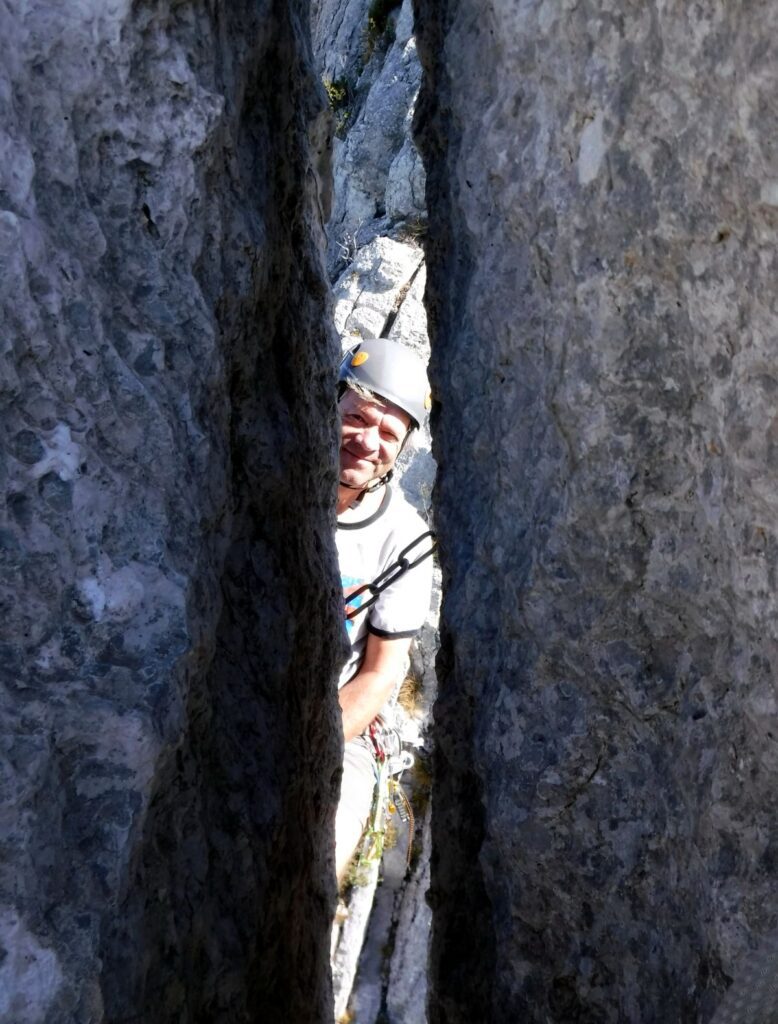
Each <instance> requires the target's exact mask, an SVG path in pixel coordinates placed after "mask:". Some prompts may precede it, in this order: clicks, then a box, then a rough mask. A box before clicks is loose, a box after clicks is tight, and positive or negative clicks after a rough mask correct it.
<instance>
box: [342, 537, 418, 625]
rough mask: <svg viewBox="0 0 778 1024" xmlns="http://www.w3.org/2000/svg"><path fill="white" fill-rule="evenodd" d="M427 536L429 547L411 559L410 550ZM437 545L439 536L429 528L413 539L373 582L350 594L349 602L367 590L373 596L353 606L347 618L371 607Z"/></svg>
mask: <svg viewBox="0 0 778 1024" xmlns="http://www.w3.org/2000/svg"><path fill="white" fill-rule="evenodd" d="M427 537H430V538H431V541H430V546H429V549H428V550H427V551H424V552H422V554H420V555H418V556H417V557H416V558H414V559H413V561H411V560H410V559H409V557H408V552H409V551H413V549H414V548H415V547H416V546H417V545H419V544H421V542H422V541H423V540H426V539H427ZM437 546H438V542H437V538H436V537H435V534H434V533H433V532H432V530H427V531H426V532H425V533H422V534H420V535H419V536H418V537H417V538H416V540H414V541H411V543H410V544H409V545H408V546H407V547H405V548H403V549H402V551H401V552H400V554H399V555H398V556H397V558H396V559H395V561H394V562H392V564H391V565H390V566H389V567H388V568H387V569H384V571H383V572H382V573H380V574H379V575H378V576H376V578H375V579H374V580H373V581H372V583H363V584H362V586H361V587H359V588H358V589H357V590H355V591H353V592H352V593H351V594H349V596H348V604H351V603H352V602H353V600H354V598H355V597H359V596H360V594H364V593H366V592H367V591H369V592H370V595H371V596H370V597H369V598H368V599H367V601H364V602H363V603H362V604H360V605H359V607H357V608H352V609H351V611H350V612H346V618H347V619H353V618H356V616H357V615H359V614H360V613H361V612H363V611H364V610H365V608H369V607H370V605H371V604H375V602H376V601H377V600H378V598H379V597H380V596H381V594H382V593H383V591H384V590H386V588H387V587H391V585H392V584H393V583H396V582H397V580H399V579H400V577H401V576H404V575H405V573H406V572H408V571H409V570H411V569H415V568H416V566H417V565H419V563H421V562H423V561H424V559H425V558H429V557H430V555H431V554H432V553H433V551H434V550H435V548H436V547H437Z"/></svg>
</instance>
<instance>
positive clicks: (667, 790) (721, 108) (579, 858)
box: [416, 0, 778, 1024]
mask: <svg viewBox="0 0 778 1024" xmlns="http://www.w3.org/2000/svg"><path fill="white" fill-rule="evenodd" d="M416 6H417V14H418V19H417V31H418V40H419V49H420V53H421V55H422V60H423V63H424V65H425V69H426V71H427V73H428V77H427V80H426V83H425V87H424V92H423V96H422V99H420V105H419V109H418V112H417V117H418V122H417V124H418V130H419V141H420V144H421V148H422V152H423V154H424V159H425V163H426V166H427V168H428V174H429V180H428V191H427V199H428V204H429V217H430V236H429V237H430V244H429V247H428V250H427V258H428V274H429V284H428V310H429V313H430V329H431V334H432V341H433V359H432V365H431V375H432V383H433V390H434V394H435V395H436V396H437V401H438V404H437V406H436V409H435V411H434V415H433V430H434V433H435V438H436V440H435V449H434V450H435V454H436V457H437V460H438V464H439V477H438V481H439V482H438V485H437V491H436V497H435V506H436V520H437V523H438V527H439V534H440V539H441V561H442V564H443V571H444V592H445V599H444V604H443V612H442V627H441V634H442V649H441V656H440V660H439V665H438V667H439V674H440V676H441V678H440V693H441V696H440V698H439V701H438V703H437V710H436V738H437V746H438V760H437V765H436V791H435V802H434V807H433V811H434V813H433V859H432V893H431V899H432V902H433V909H434V925H433V929H434V935H433V956H432V963H433V977H432V997H431V1004H430V1006H431V1021H432V1022H433V1024H437V1022H442V1021H446V1022H447V1024H456V1022H459V1021H473V1020H489V1021H491V1022H494V1024H499V1022H501V1021H506V1022H507V1021H515V1020H518V1019H521V1020H522V1021H527V1022H529V1021H564V1022H572V1021H578V1022H597V1024H603V1022H606V1021H614V1022H615V1021H619V1022H624V1021H635V1022H637V1021H643V1022H645V1021H684V1022H695V1021H708V1020H710V1019H711V1016H712V1013H713V1011H714V1007H715V1005H716V1004H717V1003H718V1002H719V1001H720V999H721V994H722V993H723V991H724V990H725V989H726V987H727V986H728V984H729V982H730V980H731V978H732V977H733V975H734V974H735V973H736V971H737V967H736V964H737V962H738V959H739V956H740V954H742V953H744V952H745V951H746V950H747V949H748V947H749V946H751V945H755V944H756V943H757V941H758V938H759V936H760V935H761V934H762V933H766V932H768V931H769V930H771V929H772V927H773V926H774V925H775V921H776V912H777V911H778V906H777V905H776V897H775V892H776V875H777V874H778V860H777V859H776V856H775V853H776V821H777V820H778V817H777V814H776V812H777V811H778V806H777V805H776V804H777V801H776V795H775V784H774V780H775V771H776V767H778V747H776V742H777V740H776V736H778V733H776V729H775V713H776V694H775V675H776V669H777V668H778V643H777V641H778V632H777V627H776V622H778V617H777V616H776V611H777V610H778V609H777V608H776V605H777V604H778V599H777V598H776V587H775V573H776V559H777V558H778V539H777V538H776V531H775V522H776V513H777V512H778V489H777V488H776V483H775V465H776V463H775V452H776V446H775V437H776V432H777V429H778V428H776V424H778V402H777V400H776V399H777V396H778V378H777V377H776V373H775V365H774V363H775V360H774V348H775V345H774V338H775V334H776V307H775V297H774V282H775V278H776V265H775V261H776V256H775V253H776V225H778V216H777V215H776V205H775V188H774V182H775V181H776V180H778V166H776V155H775V146H774V138H775V127H776V126H775V115H774V105H773V97H774V95H775V91H776V87H777V86H778V81H777V80H776V77H777V74H776V66H777V65H776V54H775V47H774V39H775V33H776V29H778V14H777V13H776V8H775V7H774V6H772V5H768V4H748V5H745V6H742V5H740V6H737V5H735V6H733V5H729V4H724V3H719V2H717V3H711V4H708V5H704V6H694V5H691V6H690V5H669V6H668V5H664V6H661V7H659V8H654V7H650V6H646V5H640V4H618V5H615V4H611V3H606V4H605V5H603V4H599V3H598V4H595V3H593V2H588V0H584V2H580V3H577V4H568V3H563V2H561V3H556V2H551V0H543V2H540V3H533V2H530V3H524V4H515V3H512V2H508V0H491V2H489V3H486V4H483V3H475V2H474V0H448V2H447V3H444V4H433V3H430V2H428V0H417V4H416Z"/></svg>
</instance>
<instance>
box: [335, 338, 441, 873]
mask: <svg viewBox="0 0 778 1024" xmlns="http://www.w3.org/2000/svg"><path fill="white" fill-rule="evenodd" d="M338 389H339V408H340V415H341V428H340V429H341V441H340V466H339V470H340V476H339V483H338V498H337V515H338V522H337V527H338V528H337V538H336V539H337V548H338V559H339V562H340V572H341V579H342V584H343V596H344V602H345V605H346V631H347V634H348V639H349V641H350V644H351V651H350V655H349V658H348V660H347V662H346V665H345V666H344V668H343V671H342V673H341V676H340V680H339V700H340V707H341V711H342V720H343V737H344V740H345V754H344V760H343V779H342V783H341V797H340V803H339V805H338V811H337V816H336V822H335V862H336V870H337V875H338V881H339V882H341V881H342V880H343V876H344V874H345V872H346V868H347V867H348V865H349V863H350V861H351V858H352V856H353V855H354V852H355V850H356V848H357V845H358V844H359V840H360V837H361V835H362V832H363V830H364V827H365V823H366V821H367V819H368V815H369V814H370V809H371V804H372V801H373V790H374V786H375V781H376V777H377V773H376V754H377V753H379V756H380V738H379V737H378V735H377V732H376V726H375V725H374V724H373V723H374V722H375V720H376V716H378V715H379V714H380V713H381V711H382V709H384V707H385V705H387V703H388V702H390V699H391V698H392V697H393V695H396V690H397V689H398V688H399V685H400V683H401V682H402V678H403V675H404V673H405V668H406V662H407V658H408V650H409V647H410V643H411V638H412V637H413V636H414V635H415V634H416V632H417V631H418V630H419V628H420V627H421V625H422V624H423V622H424V619H425V617H426V615H427V611H428V609H429V601H430V589H431V582H432V562H431V559H429V558H426V559H424V560H422V561H420V562H419V564H418V565H415V566H414V567H413V568H412V569H410V570H409V571H398V570H399V569H401V566H402V561H401V562H400V563H399V564H398V561H397V560H398V557H399V556H402V554H403V552H404V550H405V549H407V548H408V546H409V545H412V544H413V543H414V542H415V541H417V540H418V539H419V538H421V537H424V536H428V530H429V528H428V526H427V525H426V524H425V523H424V521H423V520H422V519H421V518H420V517H419V516H418V515H417V513H416V512H415V511H414V510H413V509H412V508H411V507H410V505H409V504H408V503H407V502H406V501H405V499H404V498H403V497H402V495H401V494H400V492H399V491H397V490H395V489H393V488H392V487H391V486H390V483H389V481H390V479H391V477H392V473H393V470H394V464H395V461H396V459H397V456H398V455H399V454H400V452H401V451H402V450H403V448H404V447H405V445H406V443H407V441H408V439H409V437H410V434H411V432H412V431H413V430H414V429H417V428H418V427H420V426H421V424H422V422H423V421H424V419H425V416H426V412H427V409H428V408H429V405H430V393H429V387H428V384H427V374H426V372H425V369H424V365H423V363H422V362H421V360H420V359H419V358H418V357H417V356H416V355H414V353H413V352H411V351H410V350H409V349H408V348H406V347H405V346H403V345H400V344H399V343H398V342H395V341H389V340H386V339H374V340H368V341H363V342H361V343H360V344H358V345H356V346H355V347H354V348H352V349H351V350H350V351H349V352H347V353H346V355H345V357H344V359H343V362H342V363H341V368H340V378H339V384H338ZM427 546H428V547H429V542H428V545H427ZM416 554H417V549H416V548H413V549H412V551H411V552H409V553H408V555H407V560H406V563H405V564H408V563H409V562H412V561H414V560H415V559H414V556H415V555H416ZM387 570H389V572H388V573H387ZM384 573H386V575H385V576H384V577H383V584H384V585H383V586H382V587H381V589H380V592H378V594H377V596H376V591H378V590H379V588H378V586H375V585H374V586H373V588H372V590H371V589H370V588H369V587H367V588H366V587H365V584H371V583H373V584H375V583H376V581H377V580H379V579H380V578H381V577H382V575H383V574H384ZM387 579H388V580H389V581H390V582H389V585H388V586H387V585H385V584H386V581H387Z"/></svg>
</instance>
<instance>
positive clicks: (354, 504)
mask: <svg viewBox="0 0 778 1024" xmlns="http://www.w3.org/2000/svg"><path fill="white" fill-rule="evenodd" d="M385 494H386V488H385V487H377V488H376V489H375V490H374V491H354V490H352V489H351V488H350V487H343V486H342V485H341V486H339V487H338V501H337V504H336V506H335V508H336V511H337V514H338V515H339V516H341V515H343V514H344V513H348V512H349V510H350V509H353V510H354V511H355V512H358V513H359V515H358V518H359V519H366V518H367V517H368V516H371V515H372V514H373V513H374V512H375V511H377V510H378V508H379V507H380V505H381V502H382V501H383V500H384V495H385Z"/></svg>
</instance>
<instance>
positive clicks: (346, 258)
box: [335, 221, 362, 270]
mask: <svg viewBox="0 0 778 1024" xmlns="http://www.w3.org/2000/svg"><path fill="white" fill-rule="evenodd" d="M361 228H362V221H360V222H359V224H357V226H356V227H355V228H354V230H353V231H344V232H343V236H342V237H341V239H340V241H338V240H336V241H335V244H336V245H337V247H338V250H339V256H340V263H341V265H342V269H343V270H345V268H346V267H350V266H351V264H352V263H353V262H354V259H355V258H356V255H357V251H358V250H359V232H360V230H361Z"/></svg>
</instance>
